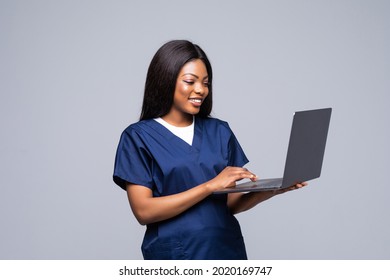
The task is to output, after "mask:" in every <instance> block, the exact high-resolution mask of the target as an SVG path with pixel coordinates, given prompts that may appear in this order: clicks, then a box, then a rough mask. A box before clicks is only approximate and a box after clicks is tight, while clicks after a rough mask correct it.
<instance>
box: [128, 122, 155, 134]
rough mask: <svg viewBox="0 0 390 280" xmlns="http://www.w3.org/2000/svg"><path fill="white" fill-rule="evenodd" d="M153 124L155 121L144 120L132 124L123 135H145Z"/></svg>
mask: <svg viewBox="0 0 390 280" xmlns="http://www.w3.org/2000/svg"><path fill="white" fill-rule="evenodd" d="M151 122H154V120H143V121H138V122H136V123H132V124H130V125H129V126H128V127H126V128H125V129H124V130H123V132H122V133H123V134H128V135H133V134H143V133H145V131H147V130H148V129H149V127H150V124H151Z"/></svg>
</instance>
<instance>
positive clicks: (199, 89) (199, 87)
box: [194, 84, 206, 95]
mask: <svg viewBox="0 0 390 280" xmlns="http://www.w3.org/2000/svg"><path fill="white" fill-rule="evenodd" d="M194 91H195V93H197V94H201V95H203V94H204V93H205V91H206V90H205V87H204V86H203V85H202V84H197V85H196V86H195V89H194Z"/></svg>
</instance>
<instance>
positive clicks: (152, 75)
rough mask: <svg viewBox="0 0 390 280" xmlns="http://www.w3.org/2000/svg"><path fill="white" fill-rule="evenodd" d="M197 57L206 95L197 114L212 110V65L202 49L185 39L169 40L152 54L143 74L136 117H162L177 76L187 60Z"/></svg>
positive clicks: (204, 115)
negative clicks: (204, 72) (204, 75)
mask: <svg viewBox="0 0 390 280" xmlns="http://www.w3.org/2000/svg"><path fill="white" fill-rule="evenodd" d="M195 59H200V60H202V61H203V63H204V64H205V66H206V70H207V74H208V82H209V86H208V91H209V93H208V95H207V97H206V98H205V100H204V101H203V104H202V106H201V107H200V111H199V113H198V114H197V116H200V117H204V118H205V117H208V116H210V113H211V110H212V107H213V106H212V105H213V102H212V96H213V95H212V78H213V73H212V68H211V64H210V61H209V60H208V58H207V56H206V54H205V52H204V51H203V50H202V49H201V48H200V47H199V46H198V45H195V44H193V43H191V42H189V41H187V40H173V41H169V42H167V43H165V44H164V45H163V46H162V47H160V49H159V50H158V51H157V52H156V54H155V55H154V57H153V59H152V61H151V62H150V65H149V69H148V73H147V75H146V82H145V92H144V100H143V104H142V111H141V116H140V120H146V119H152V118H158V117H162V116H164V115H166V114H168V112H169V111H170V109H171V108H172V105H173V95H174V92H175V87H176V80H177V76H178V75H179V72H180V70H181V68H182V67H183V66H184V64H186V63H187V62H189V61H192V60H195Z"/></svg>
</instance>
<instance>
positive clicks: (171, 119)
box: [161, 114, 194, 127]
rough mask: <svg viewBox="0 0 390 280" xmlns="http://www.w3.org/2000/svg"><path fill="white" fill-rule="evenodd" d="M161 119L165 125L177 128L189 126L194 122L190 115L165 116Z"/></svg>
mask: <svg viewBox="0 0 390 280" xmlns="http://www.w3.org/2000/svg"><path fill="white" fill-rule="evenodd" d="M161 118H162V119H163V120H164V121H166V122H167V123H169V124H171V125H174V126H178V127H185V126H189V125H191V124H192V122H193V121H194V116H193V115H191V114H182V115H179V116H174V115H172V114H167V115H165V116H162V117H161Z"/></svg>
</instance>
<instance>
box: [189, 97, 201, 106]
mask: <svg viewBox="0 0 390 280" xmlns="http://www.w3.org/2000/svg"><path fill="white" fill-rule="evenodd" d="M188 100H189V101H190V102H191V103H193V104H196V105H200V104H202V101H203V100H202V99H201V98H189V99H188Z"/></svg>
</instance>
